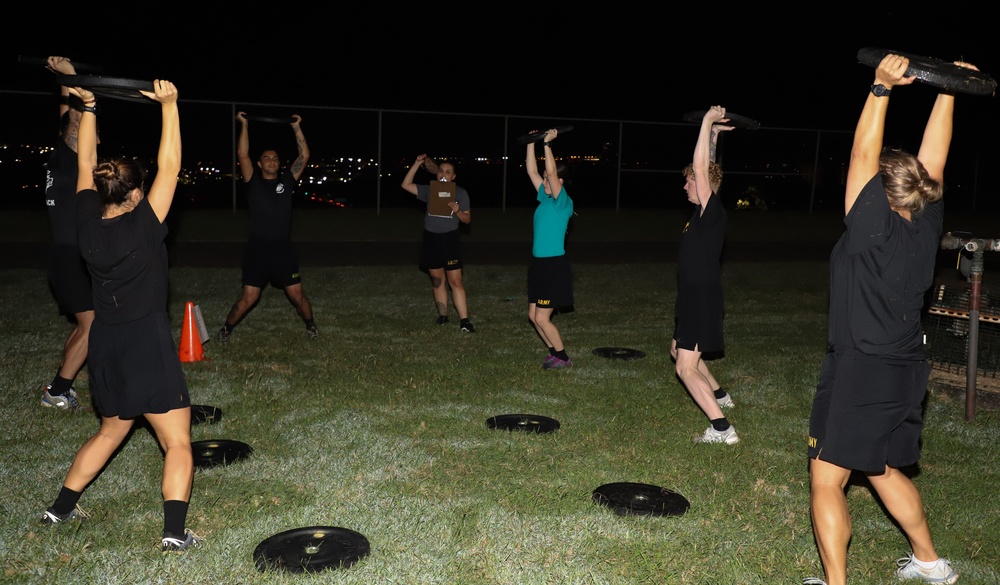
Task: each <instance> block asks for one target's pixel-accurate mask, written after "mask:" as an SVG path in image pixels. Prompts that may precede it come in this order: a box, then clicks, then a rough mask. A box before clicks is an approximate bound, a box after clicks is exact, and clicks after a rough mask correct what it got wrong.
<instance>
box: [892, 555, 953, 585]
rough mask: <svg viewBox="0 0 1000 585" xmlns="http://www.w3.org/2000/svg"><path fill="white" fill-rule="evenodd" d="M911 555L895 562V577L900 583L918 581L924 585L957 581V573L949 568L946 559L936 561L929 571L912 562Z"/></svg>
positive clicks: (949, 565) (949, 564)
mask: <svg viewBox="0 0 1000 585" xmlns="http://www.w3.org/2000/svg"><path fill="white" fill-rule="evenodd" d="M913 561H914V558H913V553H910V554H908V555H906V556H905V557H903V558H901V559H899V560H897V561H896V566H897V567H899V568H898V569H896V576H897V577H899V580H900V581H905V580H907V579H919V580H921V581H923V582H924V583H954V582H955V581H958V573H956V572H955V570H954V569H952V568H951V562H949V561H948V560H947V559H938V560H937V562H936V563H934V566H933V567H931V568H930V569H924V568H922V567H920V566H918V565H917V563H915V562H913Z"/></svg>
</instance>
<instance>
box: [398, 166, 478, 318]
mask: <svg viewBox="0 0 1000 585" xmlns="http://www.w3.org/2000/svg"><path fill="white" fill-rule="evenodd" d="M421 168H424V169H425V170H427V171H428V172H431V173H436V175H437V180H436V181H431V182H430V183H429V184H427V185H417V184H416V183H414V182H413V179H414V177H415V176H416V174H417V171H418V170H419V169H421ZM455 177H456V174H455V165H454V164H452V163H450V162H442V163H441V164H436V163H435V162H434V160H433V159H430V158H428V157H427V155H426V154H421V155H419V156H417V158H416V160H415V161H414V162H413V165H411V166H410V170H409V171H407V173H406V176H405V177H403V183H402V184H401V185H400V186H401V187H402V188H403V189H404V190H406V191H407V192H409V193H411V194H413V195H415V196H416V198H417V200H418V201H421V202H424V203H426V204H427V212H426V213H425V214H424V234H423V240H422V242H421V246H420V263H419V267H420V270H422V271H423V272H426V273H427V274H428V275H429V276H430V279H431V289H432V292H433V293H434V305H435V307H436V309H437V314H438V319H437V324H438V325H445V324H447V323H448V289H449V288H450V289H451V301H452V303H453V304H454V305H455V311H456V312H457V313H458V318H459V328H460V329H461V330H462V331H464V332H466V333H474V332H475V331H476V328H475V327H473V325H472V322H471V321H470V320H469V308H468V305H467V304H466V298H465V285H464V284H463V283H462V267H463V264H462V241H461V239H460V235H461V234H460V233H459V231H458V227H459V225H460V224H463V223H464V224H468V223H470V222H471V221H472V210H471V209H470V207H469V193H468V192H467V191H466V190H465V189H463V188H462V187H460V186H458V185H456V184H455Z"/></svg>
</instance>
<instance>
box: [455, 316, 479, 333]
mask: <svg viewBox="0 0 1000 585" xmlns="http://www.w3.org/2000/svg"><path fill="white" fill-rule="evenodd" d="M459 328H461V330H462V331H464V332H466V333H475V332H476V328H475V327H473V326H472V322H471V321H469V320H468V319H462V324H461V325H459Z"/></svg>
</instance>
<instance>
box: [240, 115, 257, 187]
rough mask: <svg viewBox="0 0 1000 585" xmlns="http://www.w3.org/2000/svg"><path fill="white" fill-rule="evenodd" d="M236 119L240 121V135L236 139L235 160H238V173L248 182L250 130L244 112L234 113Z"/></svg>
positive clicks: (251, 171) (251, 167)
mask: <svg viewBox="0 0 1000 585" xmlns="http://www.w3.org/2000/svg"><path fill="white" fill-rule="evenodd" d="M236 120H237V121H238V122H239V123H240V137H239V138H238V139H237V140H236V160H238V161H240V174H241V175H242V176H243V182H244V183H246V182H248V181H249V180H250V179H251V178H252V177H253V161H252V160H250V132H249V129H248V128H247V124H248V122H247V114H246V112H239V113H237V114H236Z"/></svg>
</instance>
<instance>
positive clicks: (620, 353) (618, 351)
mask: <svg viewBox="0 0 1000 585" xmlns="http://www.w3.org/2000/svg"><path fill="white" fill-rule="evenodd" d="M592 353H593V354H594V355H599V356H601V357H606V358H610V359H613V360H639V359H642V358H644V357H646V352H644V351H639V350H638V349H632V348H629V347H598V348H597V349H595V350H594V351H593V352H592Z"/></svg>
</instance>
